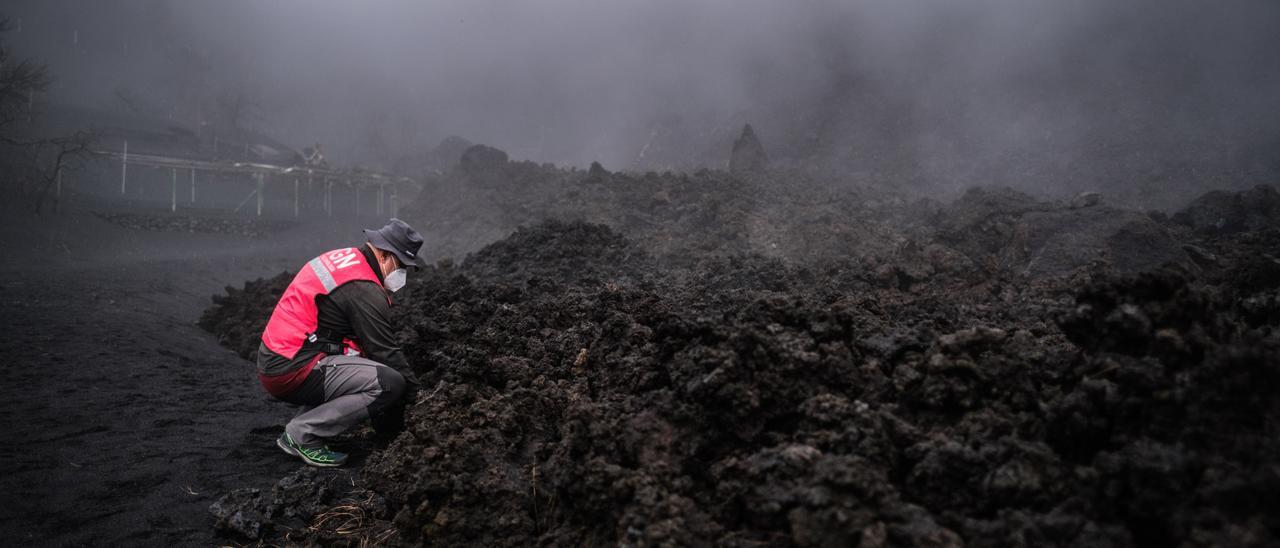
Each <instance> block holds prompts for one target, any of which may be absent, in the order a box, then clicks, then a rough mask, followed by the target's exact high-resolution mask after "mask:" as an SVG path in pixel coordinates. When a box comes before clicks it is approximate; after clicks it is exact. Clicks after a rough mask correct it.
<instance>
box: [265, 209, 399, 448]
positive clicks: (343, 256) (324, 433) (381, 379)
mask: <svg viewBox="0 0 1280 548" xmlns="http://www.w3.org/2000/svg"><path fill="white" fill-rule="evenodd" d="M364 232H365V235H366V237H367V241H366V242H365V243H364V244H363V245H360V246H357V247H347V248H341V249H335V250H333V251H329V252H326V253H322V254H321V255H320V256H319V257H316V258H314V259H312V260H311V261H309V262H308V263H307V264H306V265H304V266H303V267H302V269H301V270H299V271H298V274H297V275H296V276H294V278H293V281H292V282H290V283H289V287H288V288H286V289H285V291H284V294H283V295H281V296H280V300H279V301H278V302H277V303H276V307H275V310H274V311H272V313H271V319H270V320H269V321H268V322H267V326H266V328H265V329H264V330H263V332H262V342H261V344H259V345H258V378H259V380H260V381H261V383H262V386H263V388H265V389H266V391H267V392H268V393H269V394H271V395H272V396H274V397H275V398H276V399H279V400H282V401H285V402H288V403H293V404H297V405H301V406H303V409H302V412H301V413H299V414H298V415H297V416H296V417H294V418H293V420H291V421H289V423H288V424H287V425H286V426H285V428H284V433H282V434H280V437H279V438H278V439H277V440H276V445H278V446H279V447H280V449H282V450H284V452H285V453H288V454H290V455H293V456H296V457H299V458H301V459H302V460H303V462H305V463H307V464H309V465H312V466H321V467H332V466H342V464H343V463H345V462H346V460H347V455H346V454H344V453H340V452H337V451H333V450H331V449H329V447H328V446H327V445H325V440H326V439H327V438H331V437H333V436H336V435H338V434H341V433H342V432H344V431H346V430H347V429H349V428H351V427H353V426H355V425H357V424H360V423H361V422H363V421H365V420H370V421H371V422H372V425H373V428H374V430H375V432H377V433H378V434H379V435H384V436H385V435H390V434H394V433H395V432H397V431H398V430H399V429H400V428H402V427H403V421H404V418H403V417H404V406H405V403H406V402H408V401H412V399H413V395H414V394H416V392H417V385H418V383H417V379H416V378H415V377H414V375H413V372H412V371H411V370H410V369H409V366H408V363H407V362H406V361H405V357H404V353H403V352H402V351H401V349H400V347H399V345H398V344H397V343H396V338H395V331H394V330H393V329H392V325H391V293H394V292H396V291H398V290H400V289H401V288H402V287H404V285H405V281H406V276H407V272H406V270H405V269H406V268H414V269H417V268H418V267H419V264H418V252H419V250H420V249H421V247H422V236H421V235H419V234H418V232H417V231H416V230H414V229H413V227H411V226H409V225H408V224H406V223H405V222H404V221H401V220H400V219H391V221H390V222H389V223H388V224H387V225H386V226H384V227H382V228H380V229H378V230H368V229H365V231H364Z"/></svg>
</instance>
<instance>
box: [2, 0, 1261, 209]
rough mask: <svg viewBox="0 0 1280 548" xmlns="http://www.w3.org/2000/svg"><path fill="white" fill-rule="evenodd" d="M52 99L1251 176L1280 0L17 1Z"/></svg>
mask: <svg viewBox="0 0 1280 548" xmlns="http://www.w3.org/2000/svg"><path fill="white" fill-rule="evenodd" d="M0 10H3V12H4V14H6V15H8V16H10V17H11V18H13V19H15V22H17V20H18V19H20V22H21V30H20V31H17V32H10V33H8V34H7V35H6V36H5V41H6V46H7V47H12V48H14V49H15V50H16V52H17V53H18V55H20V56H29V57H35V58H37V59H40V60H43V61H45V62H47V63H49V64H50V66H51V70H52V72H53V74H54V75H55V77H56V79H57V80H56V82H55V85H54V86H53V89H52V90H51V93H50V97H49V99H48V100H49V102H50V103H51V104H74V105H81V106H88V107H93V108H101V109H124V108H127V109H131V110H132V111H135V112H137V111H143V112H147V113H149V115H154V116H163V117H167V118H172V119H173V120H175V121H178V122H181V123H183V124H190V125H192V126H195V125H197V124H200V123H206V124H217V123H222V122H221V121H220V120H218V118H219V117H220V116H221V117H224V118H225V114H222V113H220V112H219V107H218V104H219V98H220V97H222V98H226V97H229V96H233V95H235V94H240V95H242V96H243V97H246V98H249V99H251V100H252V101H251V102H253V103H257V104H259V105H260V106H258V107H256V108H254V109H251V112H249V113H248V114H246V115H245V116H244V117H243V120H242V122H241V123H243V124H245V125H247V126H251V127H253V128H256V129H259V130H261V131H264V132H265V133H268V134H270V135H272V136H273V137H275V138H277V139H279V140H281V141H283V142H284V143H287V144H289V145H291V146H294V147H296V148H301V147H303V146H306V145H309V144H311V143H312V142H316V141H319V142H322V143H324V144H325V147H326V150H327V151H328V152H329V155H330V157H331V158H333V159H335V160H337V161H338V162H341V163H346V164H352V163H360V164H364V165H369V166H374V167H378V168H381V169H388V170H412V166H413V162H414V160H413V159H414V158H415V157H420V156H421V155H422V154H423V153H424V151H427V150H429V149H431V148H432V147H433V146H435V144H436V143H438V142H439V141H440V140H441V139H442V138H444V137H446V136H449V135H461V136H464V137H466V138H468V139H470V140H472V141H476V142H484V143H488V144H492V145H494V146H498V147H500V148H503V149H505V150H507V151H508V152H510V153H511V155H512V156H513V157H514V158H522V159H531V160H535V161H548V162H555V163H559V164H573V165H585V164H587V163H589V162H591V161H592V160H599V161H601V162H602V163H604V164H605V166H606V167H609V168H614V169H662V168H676V169H688V168H694V167H698V166H711V167H718V166H722V165H723V162H724V160H725V158H726V155H727V151H728V146H729V143H731V142H732V139H733V137H735V136H736V134H737V132H738V131H739V130H740V129H741V126H742V124H743V123H745V122H751V123H752V124H753V125H755V126H756V129H757V131H758V133H759V134H760V136H761V138H762V140H763V141H764V143H765V146H766V147H767V148H768V149H769V151H770V154H771V156H773V157H775V158H778V159H780V160H781V161H784V162H785V161H793V162H794V161H801V160H806V159H811V160H814V161H816V162H820V163H823V164H824V165H830V166H832V167H836V168H838V169H841V170H843V171H844V172H846V173H851V174H854V175H856V176H858V177H864V178H869V179H880V180H890V181H891V182H892V181H900V182H902V183H903V184H928V183H931V182H932V183H939V184H942V185H943V186H945V187H950V186H959V185H970V184H979V183H993V182H994V183H1010V184H1020V185H1022V186H1027V185H1036V184H1045V185H1047V184H1061V185H1064V186H1065V187H1067V188H1076V187H1080V188H1085V187H1090V186H1098V185H1106V184H1112V183H1132V184H1136V185H1139V187H1141V186H1142V185H1148V186H1155V187H1158V186H1160V185H1184V186H1185V185H1191V184H1195V185H1208V186H1244V185H1249V184H1256V183H1262V182H1274V180H1259V179H1265V178H1268V177H1274V175H1275V174H1276V173H1277V172H1280V54H1278V53H1280V32H1278V31H1277V28H1280V3H1277V2H1272V1H1251V0H1240V1H1228V2H1221V1H1207V0H1205V1H1193V0H1159V1H1155V0H1138V1H1114V0H1105V1H1104V0H1082V1H1019V0H975V1H966V2H959V1H954V0H945V1H944V0H918V1H910V2H907V1H901V0H866V1H847V2H836V1H782V0H779V1H776V2H764V1H753V0H698V1H676V0H613V1H607V2H600V1H587V0H583V1H567V0H547V1H537V2H515V1H495V0H456V1H455V0H449V1H432V2H426V1H407V0H406V1H391V0H380V1H336V0H325V1H316V0H277V1H253V0H219V1H217V2H197V1H194V0H192V1H176V0H137V1H109V2H106V1H103V2H100V1H62V0H58V1H51V0H33V1H31V0H29V1H17V2H9V3H7V5H6V6H5V7H4V8H0Z"/></svg>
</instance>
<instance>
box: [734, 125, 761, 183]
mask: <svg viewBox="0 0 1280 548" xmlns="http://www.w3.org/2000/svg"><path fill="white" fill-rule="evenodd" d="M768 167H769V155H768V154H766V153H765V151H764V145H762V144H760V139H759V138H757V137H756V132H755V130H753V129H751V124H747V125H746V126H745V127H743V128H742V135H741V136H739V137H738V139H737V140H735V141H734V142H733V152H732V153H731V154H730V155H729V171H730V172H731V173H754V172H760V171H764V170H765V169H767V168H768Z"/></svg>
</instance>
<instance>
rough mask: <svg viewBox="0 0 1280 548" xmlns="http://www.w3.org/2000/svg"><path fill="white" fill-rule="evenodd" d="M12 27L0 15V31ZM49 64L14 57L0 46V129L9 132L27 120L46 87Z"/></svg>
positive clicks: (5, 132)
mask: <svg viewBox="0 0 1280 548" xmlns="http://www.w3.org/2000/svg"><path fill="white" fill-rule="evenodd" d="M10 29H12V26H11V25H10V23H9V18H8V17H3V16H0V33H2V32H7V31H9V30H10ZM49 82H50V78H49V69H48V67H46V66H44V65H42V64H40V63H36V62H34V61H31V60H30V59H21V60H16V61H15V60H14V59H12V57H11V56H10V54H9V50H7V49H5V48H0V132H3V133H4V134H5V135H8V134H9V133H10V129H11V126H12V125H13V124H14V123H15V122H19V121H29V120H30V119H31V109H32V106H33V103H34V102H35V96H36V95H37V94H41V93H44V92H45V90H47V89H49Z"/></svg>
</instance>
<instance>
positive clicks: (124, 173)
mask: <svg viewBox="0 0 1280 548" xmlns="http://www.w3.org/2000/svg"><path fill="white" fill-rule="evenodd" d="M128 176H129V141H125V142H124V155H123V156H121V157H120V195H121V196H123V195H124V185H125V181H127V180H128Z"/></svg>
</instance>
